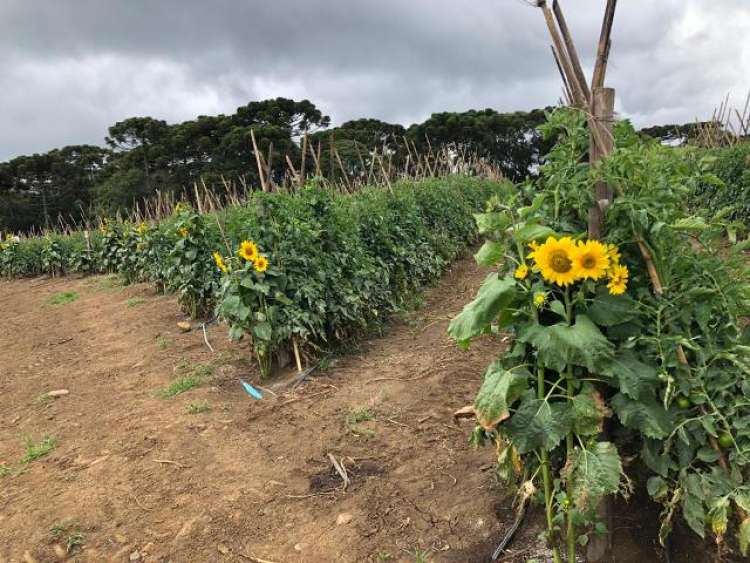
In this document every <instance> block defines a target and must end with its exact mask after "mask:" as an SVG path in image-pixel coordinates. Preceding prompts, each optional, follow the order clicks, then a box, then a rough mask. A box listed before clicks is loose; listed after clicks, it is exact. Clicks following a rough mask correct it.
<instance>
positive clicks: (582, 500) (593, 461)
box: [565, 442, 622, 510]
mask: <svg viewBox="0 0 750 563" xmlns="http://www.w3.org/2000/svg"><path fill="white" fill-rule="evenodd" d="M565 473H566V479H571V480H572V485H573V502H574V503H575V505H576V506H577V507H578V508H579V509H581V510H587V509H589V508H592V507H594V506H596V505H597V504H598V503H599V500H600V499H601V498H602V497H603V496H605V495H609V494H614V493H616V492H617V490H618V489H619V487H620V474H621V473H622V464H621V463H620V455H619V454H618V453H617V448H616V447H615V446H614V444H612V443H611V442H597V443H596V445H595V446H594V447H593V448H592V449H587V450H582V449H580V448H576V450H575V451H574V452H573V455H572V458H571V460H570V461H569V463H568V465H567V467H566V469H565Z"/></svg>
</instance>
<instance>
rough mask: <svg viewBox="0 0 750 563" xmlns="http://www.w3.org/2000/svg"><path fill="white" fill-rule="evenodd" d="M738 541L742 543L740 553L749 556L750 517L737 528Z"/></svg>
mask: <svg viewBox="0 0 750 563" xmlns="http://www.w3.org/2000/svg"><path fill="white" fill-rule="evenodd" d="M737 541H738V543H739V544H740V553H742V556H743V557H747V552H748V549H747V548H748V546H749V545H750V518H745V519H744V520H743V521H742V523H741V524H740V527H739V528H738V529H737Z"/></svg>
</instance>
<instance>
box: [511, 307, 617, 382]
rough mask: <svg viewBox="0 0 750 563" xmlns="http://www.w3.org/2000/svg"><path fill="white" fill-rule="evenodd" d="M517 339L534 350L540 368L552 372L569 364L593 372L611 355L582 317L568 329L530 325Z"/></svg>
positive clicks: (598, 333) (610, 347)
mask: <svg viewBox="0 0 750 563" xmlns="http://www.w3.org/2000/svg"><path fill="white" fill-rule="evenodd" d="M519 339H520V340H521V341H522V342H527V343H529V344H531V345H532V346H534V348H536V349H537V354H538V358H539V361H540V362H541V363H542V365H544V366H545V367H547V368H550V369H553V370H555V371H563V369H565V366H566V365H568V364H573V365H577V366H583V367H585V368H587V369H588V370H589V371H594V372H596V371H599V369H598V368H599V367H600V366H601V364H602V362H603V361H605V360H608V359H609V358H611V357H612V353H613V345H612V343H611V342H610V341H609V340H607V338H606V337H605V336H604V335H603V334H602V333H601V331H600V330H599V329H598V328H597V326H596V325H595V324H594V323H592V322H591V319H589V318H588V317H587V316H586V315H578V317H576V322H575V324H574V325H572V326H569V325H567V324H565V323H558V324H556V325H552V326H541V325H533V326H531V327H529V328H528V329H527V330H524V331H523V332H522V333H521V334H519Z"/></svg>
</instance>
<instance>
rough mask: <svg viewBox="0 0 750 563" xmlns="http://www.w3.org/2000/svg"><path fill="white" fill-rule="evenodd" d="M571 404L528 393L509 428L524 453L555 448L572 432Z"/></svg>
mask: <svg viewBox="0 0 750 563" xmlns="http://www.w3.org/2000/svg"><path fill="white" fill-rule="evenodd" d="M571 418H572V417H571V414H570V407H569V406H568V405H567V403H553V404H552V405H550V404H549V403H548V402H546V401H542V400H541V399H536V398H533V395H527V396H526V398H525V399H524V401H523V403H521V405H520V406H519V407H518V410H517V411H516V412H515V414H513V416H512V417H511V418H510V420H509V421H508V423H507V424H506V426H505V428H506V430H507V432H508V435H509V436H510V437H511V439H512V440H513V443H514V444H515V445H516V447H518V452H519V453H521V454H525V453H528V452H530V451H532V450H535V449H536V448H540V447H541V448H544V449H546V450H551V449H552V448H554V447H555V446H557V444H559V443H560V440H562V439H563V437H564V436H565V435H566V434H567V433H568V432H569V431H570V427H571V422H572V421H571Z"/></svg>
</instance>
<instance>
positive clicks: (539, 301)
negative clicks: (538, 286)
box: [534, 291, 547, 309]
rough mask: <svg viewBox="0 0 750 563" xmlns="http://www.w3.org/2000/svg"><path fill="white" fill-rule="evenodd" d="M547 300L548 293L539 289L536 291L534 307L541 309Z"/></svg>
mask: <svg viewBox="0 0 750 563" xmlns="http://www.w3.org/2000/svg"><path fill="white" fill-rule="evenodd" d="M545 301H547V294H546V293H544V292H543V291H537V292H536V293H534V307H536V308H537V309H541V307H542V305H544V303H545Z"/></svg>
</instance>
